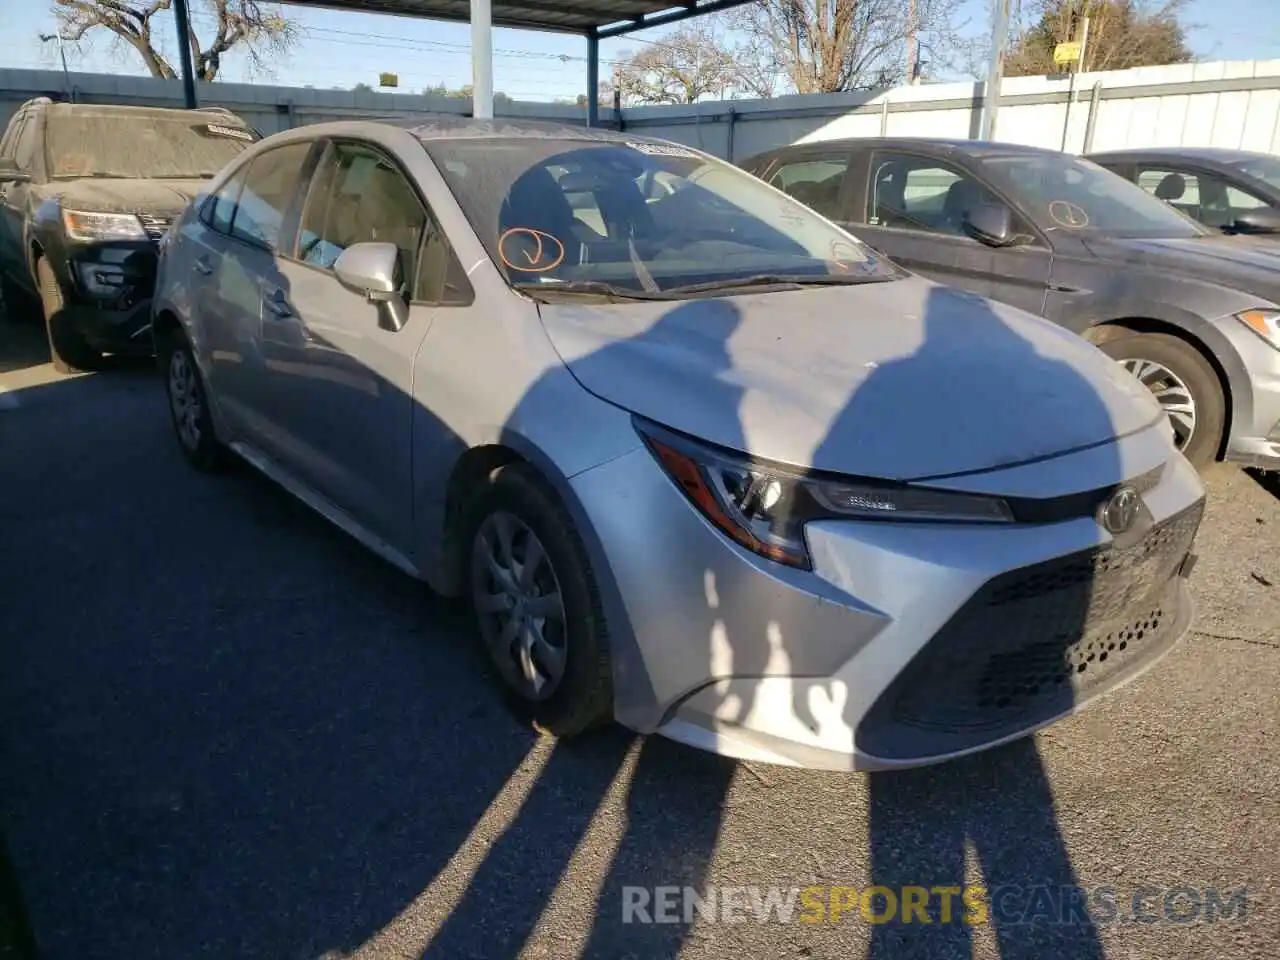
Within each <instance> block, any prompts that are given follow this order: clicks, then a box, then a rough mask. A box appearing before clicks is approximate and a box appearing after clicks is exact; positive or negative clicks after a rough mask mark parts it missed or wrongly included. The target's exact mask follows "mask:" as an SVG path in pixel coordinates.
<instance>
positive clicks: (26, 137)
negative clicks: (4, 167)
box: [13, 114, 39, 172]
mask: <svg viewBox="0 0 1280 960" xmlns="http://www.w3.org/2000/svg"><path fill="white" fill-rule="evenodd" d="M38 147H39V144H38V143H37V142H36V122H35V116H34V115H32V114H27V122H26V123H24V124H23V125H22V129H20V130H19V131H18V138H17V140H16V141H15V142H14V145H13V160H14V162H15V163H16V164H17V165H18V169H19V170H26V171H27V172H30V171H31V169H32V167H33V166H34V165H35V159H36V149H37V148H38Z"/></svg>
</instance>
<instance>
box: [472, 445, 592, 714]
mask: <svg viewBox="0 0 1280 960" xmlns="http://www.w3.org/2000/svg"><path fill="white" fill-rule="evenodd" d="M504 524H505V525H506V526H507V529H508V531H509V533H510V536H509V537H508V539H507V544H508V545H509V547H510V549H509V550H507V551H504V548H503V545H502V539H503V538H502V536H501V528H502V526H503V525H504ZM461 529H462V537H461V539H460V544H459V548H460V550H461V551H462V558H461V560H462V570H463V571H464V573H465V577H466V579H465V583H466V590H465V594H466V597H467V601H468V606H469V607H470V609H471V613H472V617H473V618H474V621H475V626H476V632H477V634H478V636H479V638H480V641H481V644H482V646H483V648H484V650H485V652H486V654H487V657H488V660H489V663H490V664H491V666H492V667H493V669H494V670H495V672H496V674H497V679H498V682H499V683H500V684H501V686H502V687H503V689H504V691H505V694H506V699H507V701H508V703H509V704H510V705H511V707H512V708H513V710H514V711H515V712H516V713H517V714H518V715H519V716H521V717H523V718H524V719H526V720H529V721H531V722H532V723H533V725H534V726H535V727H536V728H537V729H539V730H540V731H542V732H544V733H549V734H552V735H553V736H556V737H572V736H575V735H577V734H581V733H584V732H586V731H588V730H591V729H593V728H596V727H600V726H603V725H605V724H607V723H609V722H610V721H611V720H612V717H613V671H612V661H611V658H610V653H609V637H608V629H607V626H606V623H605V618H604V612H603V609H602V607H601V603H600V594H599V590H598V588H597V586H596V581H595V576H594V574H593V573H592V571H591V565H590V562H589V560H588V559H587V554H586V549H585V548H584V547H583V545H582V539H581V537H580V536H579V535H578V532H577V530H576V529H575V527H574V525H573V521H572V520H571V519H570V517H569V515H568V513H567V511H566V510H565V509H564V507H563V506H561V504H560V503H559V502H558V501H557V500H556V498H555V496H554V495H553V494H552V493H550V492H549V491H548V490H547V489H546V487H545V485H544V484H543V483H542V482H541V481H540V479H539V478H538V476H537V474H536V473H534V472H533V470H531V469H530V468H529V467H527V466H525V465H523V464H512V465H509V466H504V467H499V468H498V469H497V470H495V471H494V472H493V473H492V474H491V475H490V478H489V481H488V484H487V486H486V488H485V489H484V490H483V491H481V492H480V494H479V495H478V496H477V497H476V498H475V499H474V500H473V501H472V503H471V505H470V507H469V508H468V509H467V511H466V512H465V514H464V520H463V526H462V528H461ZM530 535H532V537H533V538H534V539H535V540H536V543H537V544H540V545H541V547H542V552H543V556H544V560H543V561H542V562H541V563H535V564H534V567H533V568H532V572H531V575H530V576H531V580H532V582H529V583H527V584H526V585H524V586H523V587H522V585H521V584H519V583H516V581H517V580H518V579H519V574H520V573H523V572H526V571H525V570H524V569H523V568H524V567H525V566H526V563H525V561H528V559H529V556H530V551H531V550H535V552H536V549H535V546H534V540H531V539H530ZM504 553H505V557H506V562H508V563H510V566H509V567H508V568H507V569H508V570H510V571H512V575H511V576H510V578H509V581H508V583H509V584H510V585H513V586H514V592H512V589H507V590H504V589H502V584H501V582H500V581H499V580H498V578H497V577H496V576H495V568H494V567H493V566H491V564H490V562H489V558H490V557H492V558H493V560H494V561H496V562H497V563H499V564H500V565H501V564H502V563H503V560H504ZM516 563H520V565H521V568H522V569H520V570H517V568H516ZM552 593H554V594H557V595H558V597H559V600H560V604H559V606H560V611H559V617H560V619H559V621H558V622H557V618H556V616H555V615H554V613H551V612H550V611H552V609H553V608H554V607H555V604H554V603H552V602H551V601H550V600H549V598H548V595H550V594H552ZM518 595H522V596H523V599H518ZM486 598H488V600H486ZM497 598H505V600H504V601H501V602H505V604H506V606H505V608H503V609H494V607H493V604H494V603H495V602H499V601H498V600H497ZM517 603H520V604H528V605H529V611H525V612H524V617H523V621H522V622H524V623H525V624H528V625H529V627H528V628H527V629H529V630H531V631H532V632H526V630H525V628H520V629H509V630H508V631H507V632H504V631H503V629H502V628H503V626H504V625H506V624H507V623H508V622H509V621H510V622H521V616H520V615H521V610H517V609H514V607H515V605H516V604H517ZM539 613H544V614H547V615H546V616H544V617H542V618H541V619H542V623H541V625H538V624H537V621H538V620H539V616H538V614H539ZM533 636H537V637H539V638H541V640H542V641H543V642H542V643H536V642H534V643H532V644H530V645H526V644H525V643H524V642H523V641H524V640H525V639H526V638H527V637H533ZM522 649H528V650H529V651H530V652H529V653H528V656H527V661H526V659H525V658H522V657H521V655H520V651H521V650H522ZM556 650H558V651H559V654H560V660H561V663H562V668H561V670H560V671H559V676H558V677H556V676H555V673H556V671H555V669H554V661H555V659H556V658H555V657H554V656H552V655H551V654H554V652H555V651H556ZM526 662H527V663H528V664H529V665H531V666H532V668H533V672H534V673H535V674H541V675H542V677H543V679H544V683H543V686H542V688H541V689H540V690H535V684H534V682H532V681H531V679H530V675H529V674H528V673H526V672H525V664H526Z"/></svg>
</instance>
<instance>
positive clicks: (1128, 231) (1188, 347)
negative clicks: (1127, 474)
mask: <svg viewBox="0 0 1280 960" xmlns="http://www.w3.org/2000/svg"><path fill="white" fill-rule="evenodd" d="M742 166H743V167H744V168H745V169H747V170H749V171H750V172H752V173H754V174H756V175H757V176H759V177H762V178H763V179H765V180H767V181H768V182H769V183H771V184H773V185H774V186H776V187H778V188H780V189H782V190H783V191H785V192H786V193H788V194H790V195H791V196H793V197H795V198H797V199H799V200H801V201H803V202H805V203H806V204H808V205H809V206H811V207H813V208H814V209H815V210H817V211H818V212H819V213H821V214H823V215H824V216H826V217H828V218H829V219H831V220H834V221H837V222H839V223H840V224H842V225H844V226H845V227H847V228H848V229H849V230H850V231H851V232H853V233H855V234H856V235H857V236H858V237H860V238H861V239H862V240H864V241H866V242H867V243H868V244H870V245H871V246H873V247H875V248H876V249H877V250H880V251H881V252H883V253H885V254H887V255H888V256H889V257H891V258H892V259H893V260H895V261H896V262H898V263H899V264H900V265H902V266H904V267H906V268H907V269H908V270H912V271H914V272H916V273H920V274H923V275H924V276H927V277H930V278H932V279H934V280H937V281H939V282H941V283H946V284H949V285H952V286H956V287H963V288H965V289H967V290H971V291H973V292H975V293H979V294H982V295H984V296H989V297H992V298H993V299H996V300H1002V301H1004V302H1006V303H1009V304H1012V305H1014V306H1017V307H1021V308H1022V309H1024V310H1027V311H1029V312H1031V313H1037V314H1039V315H1040V316H1043V317H1046V318H1048V319H1050V320H1053V321H1055V322H1056V323H1060V324H1062V325H1063V326H1064V327H1066V328H1068V329H1069V330H1072V331H1074V332H1076V333H1079V334H1082V335H1083V336H1084V337H1086V338H1087V339H1088V340H1090V341H1091V342H1093V343H1094V344H1096V345H1097V346H1098V347H1099V348H1100V349H1102V350H1103V351H1104V352H1105V353H1107V354H1108V355H1109V356H1111V357H1113V358H1114V359H1116V360H1118V361H1120V362H1121V363H1123V364H1124V365H1125V367H1127V368H1128V369H1129V370H1130V371H1131V372H1132V373H1133V374H1134V375H1135V376H1137V377H1138V378H1139V379H1140V380H1142V382H1144V383H1145V384H1146V385H1147V386H1148V387H1149V388H1150V389H1151V390H1152V392H1153V393H1154V394H1155V395H1156V397H1157V398H1158V399H1159V400H1160V403H1161V404H1162V405H1163V406H1164V408H1165V410H1166V412H1167V413H1168V415H1169V420H1170V422H1171V424H1172V426H1173V429H1174V434H1175V436H1176V439H1177V442H1178V445H1179V446H1180V447H1181V449H1182V450H1183V452H1184V453H1185V454H1186V455H1187V457H1188V458H1189V459H1190V460H1191V461H1192V462H1193V463H1195V464H1196V465H1197V466H1203V465H1205V464H1206V463H1208V462H1210V461H1212V460H1215V459H1227V460H1232V461H1236V462H1239V463H1243V464H1250V465H1254V466H1259V467H1264V468H1269V469H1280V245H1277V244H1274V243H1266V242H1264V241H1260V240H1254V239H1250V238H1246V237H1227V236H1223V235H1222V234H1221V233H1220V232H1218V231H1215V230H1210V229H1208V228H1206V227H1204V226H1202V225H1200V224H1198V223H1196V222H1195V221H1193V220H1191V219H1190V218H1189V217H1186V216H1184V215H1183V214H1181V213H1179V212H1178V211H1177V210H1175V209H1173V208H1172V207H1170V206H1169V205H1167V204H1165V203H1163V202H1161V201H1160V200H1157V199H1156V198H1155V197H1153V196H1151V195H1150V194H1148V193H1147V192H1146V191H1144V190H1142V189H1141V188H1140V187H1137V186H1135V185H1134V184H1132V183H1129V182H1128V181H1126V180H1124V179H1123V178H1121V177H1119V176H1116V175H1115V174H1113V173H1110V172H1108V171H1106V170H1104V169H1102V168H1101V167H1099V166H1096V165H1095V164H1092V163H1089V162H1088V161H1085V160H1081V159H1079V158H1077V157H1073V156H1069V155H1066V154H1062V153H1059V152H1057V151H1049V150H1039V149H1035V148H1032V147H1022V146H1017V145H1013V144H1005V143H984V142H975V141H965V140H960V141H944V140H917V139H881V138H866V139H858V140H839V141H826V142H819V143H810V144H801V145H797V146H792V147H786V148H783V149H780V150H775V151H771V152H768V153H764V154H760V155H759V156H756V157H753V158H752V159H750V160H748V161H746V162H745V163H743V164H742Z"/></svg>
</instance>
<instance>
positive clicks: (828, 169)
mask: <svg viewBox="0 0 1280 960" xmlns="http://www.w3.org/2000/svg"><path fill="white" fill-rule="evenodd" d="M848 168H849V158H848V157H840V156H831V157H806V158H805V159H803V160H795V161H792V162H790V163H788V162H786V161H783V162H782V163H780V164H779V165H778V166H777V167H776V168H775V169H774V171H773V173H772V174H771V175H770V177H769V184H770V185H771V186H774V187H777V188H778V189H779V190H781V191H782V192H783V193H786V194H788V195H790V196H792V197H795V198H796V199H797V200H799V201H800V202H801V203H803V204H804V205H805V206H806V207H809V208H811V209H813V210H816V211H818V213H820V214H822V215H823V216H824V217H826V218H827V219H828V220H843V219H845V218H844V216H843V215H842V213H841V211H840V186H841V184H843V183H844V173H845V171H846V170H847V169H848Z"/></svg>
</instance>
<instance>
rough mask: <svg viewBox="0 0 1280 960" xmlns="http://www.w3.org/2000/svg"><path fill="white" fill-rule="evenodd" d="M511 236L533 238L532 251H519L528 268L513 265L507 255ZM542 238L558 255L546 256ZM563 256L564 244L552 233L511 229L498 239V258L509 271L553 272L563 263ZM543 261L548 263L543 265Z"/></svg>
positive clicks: (529, 228)
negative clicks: (555, 249) (554, 248)
mask: <svg viewBox="0 0 1280 960" xmlns="http://www.w3.org/2000/svg"><path fill="white" fill-rule="evenodd" d="M513 236H527V237H532V238H533V242H534V244H535V246H534V248H533V251H532V252H530V251H529V250H528V249H523V250H521V251H520V253H521V255H522V256H523V257H524V259H525V262H526V263H527V264H528V266H520V265H519V264H517V263H513V262H512V258H511V257H510V256H508V255H507V249H506V246H507V241H508V240H510V239H511V238H512V237H513ZM544 237H545V238H546V239H547V240H549V241H550V242H551V243H553V244H555V246H556V248H557V249H558V250H559V253H557V254H555V255H554V256H548V252H547V247H546V244H544V243H543V238H544ZM564 255H565V250H564V244H563V243H562V242H561V241H560V238H559V237H557V236H556V235H555V234H553V233H547V232H545V231H543V230H534V229H533V228H532V227H512V228H511V229H510V230H507V231H506V232H505V233H504V234H503V235H502V236H501V237H499V238H498V256H499V257H501V258H502V262H503V264H504V265H506V266H507V267H508V268H509V269H511V270H518V271H520V272H521V273H546V272H547V271H548V270H554V269H555V268H556V267H558V266H560V264H562V263H563V262H564ZM544 260H547V261H548V262H546V263H544V262H543V261H544Z"/></svg>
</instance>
